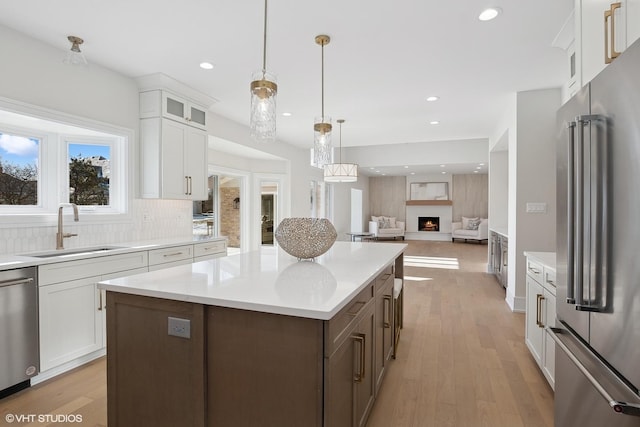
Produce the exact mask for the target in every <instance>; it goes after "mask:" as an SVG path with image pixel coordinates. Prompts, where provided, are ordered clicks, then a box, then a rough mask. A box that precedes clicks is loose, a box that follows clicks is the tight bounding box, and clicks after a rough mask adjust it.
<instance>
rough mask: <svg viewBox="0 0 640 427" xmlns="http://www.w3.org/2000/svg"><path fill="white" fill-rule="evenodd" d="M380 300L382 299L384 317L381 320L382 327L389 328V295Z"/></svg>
mask: <svg viewBox="0 0 640 427" xmlns="http://www.w3.org/2000/svg"><path fill="white" fill-rule="evenodd" d="M382 298H384V300H383V304H384V310H383V311H384V315H383V320H382V326H384V327H385V328H390V327H391V297H390V296H389V295H385V296H383V297H382Z"/></svg>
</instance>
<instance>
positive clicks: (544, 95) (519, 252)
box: [489, 88, 561, 311]
mask: <svg viewBox="0 0 640 427" xmlns="http://www.w3.org/2000/svg"><path fill="white" fill-rule="evenodd" d="M513 101H514V102H513V103H512V105H511V106H510V107H509V108H508V109H507V111H506V112H505V115H504V119H503V120H502V121H501V122H500V124H499V126H498V127H497V128H496V132H495V133H494V137H492V138H491V140H490V143H489V146H490V147H491V149H493V148H496V149H498V150H499V149H501V148H503V147H500V146H499V145H498V144H500V145H504V144H505V142H508V144H507V145H508V147H507V148H508V151H507V157H508V165H507V168H508V177H509V182H508V214H507V215H508V217H507V222H508V236H509V254H508V265H509V270H508V276H509V277H508V285H507V295H506V301H507V303H508V304H509V306H510V307H511V309H512V310H514V311H524V309H525V296H526V282H525V275H526V268H525V258H524V255H523V252H524V251H544V252H554V251H555V210H556V202H555V194H556V193H555V174H556V166H555V152H556V148H555V145H556V117H555V115H556V111H557V109H558V108H559V106H560V104H561V91H560V89H559V88H557V89H544V90H535V91H526V92H518V93H517V94H516V95H515V97H514V100H513ZM505 138H506V139H505ZM494 154H497V157H496V159H495V160H497V162H498V163H500V162H501V161H502V162H503V161H504V159H502V158H500V156H501V155H500V154H498V151H496V152H495V153H494ZM491 159H492V161H493V160H494V158H493V157H492V158H491ZM490 174H491V171H490ZM494 178H495V176H494ZM490 179H491V175H490ZM494 185H497V184H496V183H495V182H494V183H493V184H492V186H491V188H492V189H493V188H494V187H493V186H494ZM527 202H536V203H546V204H547V211H546V213H544V214H534V213H527V212H526V203H527ZM502 203H504V201H503V200H501V198H500V197H498V199H496V198H495V196H494V195H491V194H490V206H491V208H490V209H493V210H496V209H501V208H500V205H501V204H502ZM490 215H491V211H490ZM490 218H491V216H490ZM492 224H493V222H492Z"/></svg>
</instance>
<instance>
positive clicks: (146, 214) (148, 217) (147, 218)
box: [142, 212, 151, 222]
mask: <svg viewBox="0 0 640 427" xmlns="http://www.w3.org/2000/svg"><path fill="white" fill-rule="evenodd" d="M142 222H151V214H150V213H149V212H143V213H142Z"/></svg>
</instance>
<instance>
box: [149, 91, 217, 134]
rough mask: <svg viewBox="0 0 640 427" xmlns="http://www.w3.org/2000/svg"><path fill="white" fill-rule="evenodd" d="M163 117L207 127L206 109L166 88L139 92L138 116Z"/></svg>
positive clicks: (203, 127)
mask: <svg viewBox="0 0 640 427" xmlns="http://www.w3.org/2000/svg"><path fill="white" fill-rule="evenodd" d="M152 117H165V118H167V119H170V120H175V121H177V122H179V123H182V124H185V125H188V126H193V127H196V128H199V129H203V130H206V129H207V109H206V108H205V107H203V106H202V105H199V104H197V103H195V102H192V101H189V100H188V99H187V98H186V97H181V96H178V95H175V94H174V93H171V92H169V91H166V90H151V91H146V92H141V93H140V118H141V119H147V118H152Z"/></svg>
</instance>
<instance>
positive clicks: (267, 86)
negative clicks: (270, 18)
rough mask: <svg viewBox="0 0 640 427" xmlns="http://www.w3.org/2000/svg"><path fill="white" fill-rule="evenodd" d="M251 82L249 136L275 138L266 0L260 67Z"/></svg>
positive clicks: (274, 89) (274, 90) (264, 139)
mask: <svg viewBox="0 0 640 427" xmlns="http://www.w3.org/2000/svg"><path fill="white" fill-rule="evenodd" d="M252 77H253V81H252V82H251V118H250V124H249V127H250V128H251V137H252V138H253V139H255V140H256V141H258V142H274V141H275V140H276V94H277V93H278V85H277V84H276V83H275V80H276V78H275V75H273V74H271V73H268V72H267V0H264V34H263V45H262V69H261V70H259V71H256V72H255V73H254V74H253V76H252Z"/></svg>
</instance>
